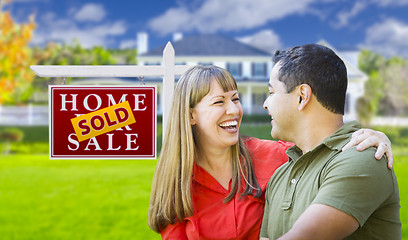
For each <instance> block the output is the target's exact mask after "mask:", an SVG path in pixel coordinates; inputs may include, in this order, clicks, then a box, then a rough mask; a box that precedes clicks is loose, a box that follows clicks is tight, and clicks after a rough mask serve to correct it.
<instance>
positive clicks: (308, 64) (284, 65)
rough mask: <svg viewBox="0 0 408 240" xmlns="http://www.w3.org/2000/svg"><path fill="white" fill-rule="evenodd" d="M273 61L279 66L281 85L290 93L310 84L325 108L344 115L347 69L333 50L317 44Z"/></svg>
mask: <svg viewBox="0 0 408 240" xmlns="http://www.w3.org/2000/svg"><path fill="white" fill-rule="evenodd" d="M273 61H274V62H275V63H276V64H280V67H281V68H280V70H279V81H281V82H283V83H284V85H285V86H286V91H287V92H288V93H289V92H292V91H293V89H295V88H296V87H297V86H299V85H301V84H308V85H309V86H310V87H311V89H312V92H313V94H314V95H315V96H316V98H317V101H318V102H319V103H320V104H322V106H323V107H325V108H326V109H328V110H330V111H331V112H333V113H338V114H344V104H345V99H346V91H347V69H346V66H345V65H344V62H343V61H342V60H341V59H340V58H339V57H338V56H337V55H336V54H335V53H334V52H333V51H332V50H331V49H329V48H327V47H325V46H322V45H318V44H307V45H302V46H297V47H293V48H290V49H288V50H285V51H276V53H275V55H274V57H273Z"/></svg>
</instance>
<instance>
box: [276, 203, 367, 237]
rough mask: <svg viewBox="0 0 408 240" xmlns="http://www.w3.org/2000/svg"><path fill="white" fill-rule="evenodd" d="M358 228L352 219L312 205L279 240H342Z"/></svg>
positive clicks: (337, 211)
mask: <svg viewBox="0 0 408 240" xmlns="http://www.w3.org/2000/svg"><path fill="white" fill-rule="evenodd" d="M358 227H359V224H358V222H357V220H356V219H355V218H354V217H352V216H350V215H348V214H346V213H344V212H342V211H340V210H338V209H336V208H333V207H330V206H327V205H323V204H312V205H310V206H309V207H308V208H307V209H306V211H305V212H304V213H302V215H300V217H299V218H298V220H297V221H296V222H295V224H294V225H293V227H292V229H291V230H290V231H289V232H288V233H286V234H285V235H283V236H282V237H280V238H279V240H286V239H299V240H300V239H305V240H306V239H343V238H345V237H347V236H349V235H350V234H352V233H353V232H354V231H356V230H357V228H358Z"/></svg>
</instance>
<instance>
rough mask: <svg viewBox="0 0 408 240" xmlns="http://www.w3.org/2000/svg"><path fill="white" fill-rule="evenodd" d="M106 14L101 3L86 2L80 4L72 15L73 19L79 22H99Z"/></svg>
mask: <svg viewBox="0 0 408 240" xmlns="http://www.w3.org/2000/svg"><path fill="white" fill-rule="evenodd" d="M105 16H106V11H105V8H104V7H103V5H101V4H96V3H88V4H85V5H84V6H82V8H81V9H79V11H77V12H76V13H75V15H74V18H75V20H77V21H80V22H87V21H89V22H100V21H102V20H103V19H104V18H105Z"/></svg>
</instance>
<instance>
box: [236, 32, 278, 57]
mask: <svg viewBox="0 0 408 240" xmlns="http://www.w3.org/2000/svg"><path fill="white" fill-rule="evenodd" d="M237 40H238V41H240V42H243V43H246V44H248V45H251V46H253V47H256V48H259V49H261V50H264V51H266V52H269V53H273V52H274V51H276V50H278V49H281V48H282V46H283V44H282V42H281V40H280V38H279V35H277V34H276V33H275V32H274V31H273V30H262V31H259V32H257V33H255V34H253V35H250V36H244V37H240V38H237Z"/></svg>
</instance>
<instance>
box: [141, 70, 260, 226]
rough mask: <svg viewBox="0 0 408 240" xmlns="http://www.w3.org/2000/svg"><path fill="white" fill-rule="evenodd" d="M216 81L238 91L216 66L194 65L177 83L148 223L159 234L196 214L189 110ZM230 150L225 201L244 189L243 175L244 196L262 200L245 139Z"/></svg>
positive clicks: (192, 141) (157, 170)
mask: <svg viewBox="0 0 408 240" xmlns="http://www.w3.org/2000/svg"><path fill="white" fill-rule="evenodd" d="M213 79H214V80H216V81H217V82H218V83H219V84H220V86H221V87H222V88H223V90H224V91H225V92H227V91H231V90H237V83H236V81H235V79H234V78H233V77H232V75H231V74H230V73H229V72H228V71H226V70H224V69H222V68H219V67H216V66H195V67H193V68H191V69H189V70H188V71H187V72H186V73H184V74H183V76H181V78H180V80H179V81H178V82H177V85H176V88H175V91H174V97H173V102H172V106H171V109H170V115H169V119H168V122H167V127H166V132H165V133H164V134H165V135H164V136H165V139H164V142H163V146H162V149H161V153H160V156H159V160H158V162H157V166H156V171H155V174H154V177H153V183H152V190H151V195H150V204H149V214H148V223H149V226H150V228H151V229H153V230H154V231H156V232H160V231H161V230H162V229H164V228H165V227H166V226H167V225H168V224H173V223H174V222H175V221H176V220H180V221H182V220H183V219H184V218H186V217H188V216H191V215H192V214H193V204H192V200H191V182H192V172H193V163H194V157H195V154H196V147H195V143H194V133H193V130H192V126H191V123H190V109H191V108H194V107H195V106H196V105H197V104H198V103H199V102H200V101H201V99H202V98H203V97H204V96H206V95H207V94H208V93H209V92H210V90H211V81H213ZM231 150H232V151H231V153H232V183H231V192H230V193H229V194H228V196H227V197H226V198H225V200H224V202H229V201H230V200H231V199H232V198H233V197H234V196H235V194H236V193H237V191H241V190H242V189H243V186H241V176H242V177H243V178H244V179H245V181H246V186H245V189H244V191H243V192H242V195H241V196H245V195H254V196H255V197H260V195H261V194H262V192H261V190H260V187H259V184H258V182H257V180H256V177H255V174H254V171H253V168H252V163H251V160H250V156H249V152H248V150H247V149H246V147H245V144H244V142H243V140H242V139H241V138H239V141H238V143H237V144H235V145H233V146H231Z"/></svg>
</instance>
